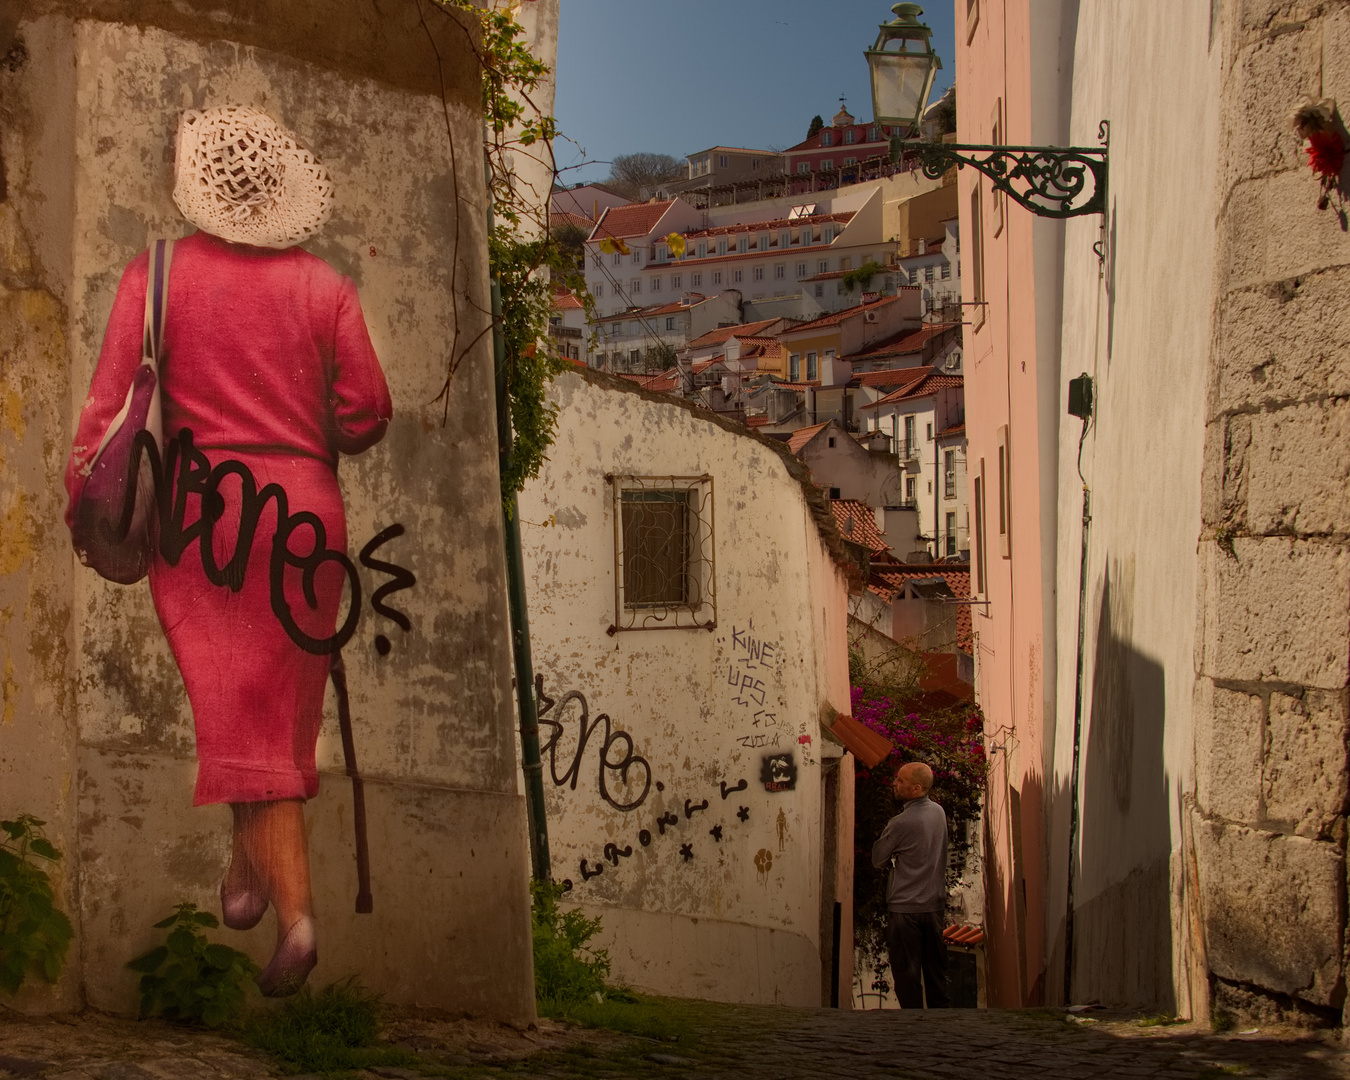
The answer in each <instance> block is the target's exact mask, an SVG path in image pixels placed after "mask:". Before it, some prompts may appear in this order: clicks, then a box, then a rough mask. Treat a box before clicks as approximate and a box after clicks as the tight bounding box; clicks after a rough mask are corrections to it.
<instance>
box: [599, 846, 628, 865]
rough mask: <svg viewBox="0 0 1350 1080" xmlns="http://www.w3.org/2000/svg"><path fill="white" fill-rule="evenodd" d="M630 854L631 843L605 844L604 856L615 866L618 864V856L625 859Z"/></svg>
mask: <svg viewBox="0 0 1350 1080" xmlns="http://www.w3.org/2000/svg"><path fill="white" fill-rule="evenodd" d="M632 854H633V845H632V844H626V845H625V846H624V847H619V845H618V844H606V845H605V858H606V859H608V860H609V861H610V862H611V863H613V864H614V865H615V866H618V865H619V859H620V858H625V859H626V858H628V857H629V856H630V855H632Z"/></svg>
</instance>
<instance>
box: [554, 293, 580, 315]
mask: <svg viewBox="0 0 1350 1080" xmlns="http://www.w3.org/2000/svg"><path fill="white" fill-rule="evenodd" d="M584 306H585V305H584V304H582V302H581V301H580V300H579V299H577V295H576V293H570V292H561V293H554V294H553V310H554V311H574V310H578V309H580V308H582V307H584Z"/></svg>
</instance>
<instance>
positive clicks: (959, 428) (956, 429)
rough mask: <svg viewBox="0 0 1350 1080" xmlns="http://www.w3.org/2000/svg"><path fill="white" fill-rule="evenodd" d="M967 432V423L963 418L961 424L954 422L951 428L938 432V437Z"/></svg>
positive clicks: (943, 437) (942, 437)
mask: <svg viewBox="0 0 1350 1080" xmlns="http://www.w3.org/2000/svg"><path fill="white" fill-rule="evenodd" d="M965 433H966V424H965V421H964V420H963V421H962V422H961V423H959V424H953V425H952V426H951V427H949V428H943V429H942V430H941V431H939V432H938V433H937V438H939V439H945V438H947V437H948V436H956V435H964V434H965Z"/></svg>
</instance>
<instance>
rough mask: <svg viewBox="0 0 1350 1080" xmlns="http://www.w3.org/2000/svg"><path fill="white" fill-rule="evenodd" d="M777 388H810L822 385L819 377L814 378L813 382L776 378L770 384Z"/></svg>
mask: <svg viewBox="0 0 1350 1080" xmlns="http://www.w3.org/2000/svg"><path fill="white" fill-rule="evenodd" d="M768 385H769V386H772V387H773V389H775V390H810V389H811V388H812V387H816V386H819V385H820V380H819V379H813V380H812V381H811V382H785V381H780V380H778V379H774V380H773V381H772V382H771V383H769V384H768Z"/></svg>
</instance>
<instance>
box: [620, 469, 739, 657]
mask: <svg viewBox="0 0 1350 1080" xmlns="http://www.w3.org/2000/svg"><path fill="white" fill-rule="evenodd" d="M607 479H608V480H609V481H610V484H611V485H612V488H613V492H614V507H615V514H614V625H613V626H611V627H610V631H609V632H610V633H611V634H613V633H617V632H618V631H620V630H674V629H683V630H699V629H702V630H712V629H714V628H715V627H716V625H717V588H716V559H715V554H714V543H713V481H712V477H711V476H707V475H704V476H610V477H608V478H607Z"/></svg>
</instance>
